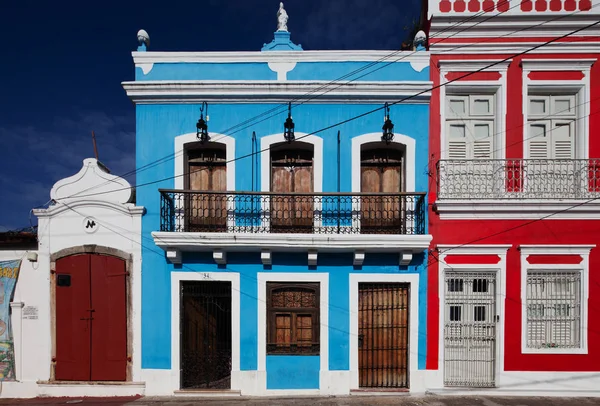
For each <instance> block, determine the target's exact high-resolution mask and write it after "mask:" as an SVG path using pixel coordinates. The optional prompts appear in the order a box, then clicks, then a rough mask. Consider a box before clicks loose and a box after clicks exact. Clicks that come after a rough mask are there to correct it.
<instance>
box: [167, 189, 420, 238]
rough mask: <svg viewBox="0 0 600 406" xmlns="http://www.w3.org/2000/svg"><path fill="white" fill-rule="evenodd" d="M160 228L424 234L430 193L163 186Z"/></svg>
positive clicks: (245, 231) (186, 230) (179, 230)
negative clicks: (297, 191)
mask: <svg viewBox="0 0 600 406" xmlns="http://www.w3.org/2000/svg"><path fill="white" fill-rule="evenodd" d="M160 194H161V217H160V218H161V222H160V229H161V231H171V232H231V233H305V234H361V233H362V234H425V209H426V203H425V193H396V194H383V193H368V194H363V193H313V194H298V193H270V192H207V191H192V190H160Z"/></svg>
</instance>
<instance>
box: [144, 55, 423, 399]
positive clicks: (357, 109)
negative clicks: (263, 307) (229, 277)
mask: <svg viewBox="0 0 600 406" xmlns="http://www.w3.org/2000/svg"><path fill="white" fill-rule="evenodd" d="M366 64H367V62H364V63H363V62H352V63H349V62H344V63H316V62H315V63H299V64H298V65H297V66H296V68H295V69H294V70H292V71H291V72H289V74H288V79H290V80H317V79H318V80H333V79H336V78H338V77H340V76H342V75H344V74H346V73H348V72H350V71H352V70H354V69H357V68H359V67H361V66H364V65H366ZM275 78H276V74H275V73H274V72H272V71H271V70H270V69H269V68H268V67H267V64H266V63H235V64H233V63H230V64H195V63H191V64H190V63H186V64H177V63H172V64H155V65H154V67H153V69H152V71H151V72H149V74H147V75H144V74H143V73H142V71H141V69H139V68H138V69H136V80H188V79H195V80H273V79H275ZM351 78H352V77H351ZM428 79H429V72H428V68H426V69H424V70H423V71H421V72H416V71H415V70H414V69H413V68H412V67H411V65H410V64H409V63H408V62H404V63H396V64H392V65H390V66H388V67H386V68H385V69H380V70H379V71H377V72H375V73H373V74H372V75H368V76H367V77H365V78H364V79H363V80H382V81H383V80H409V81H415V80H424V81H427V80H428ZM279 106H280V105H278V104H211V105H210V109H209V113H210V121H209V133H222V134H226V135H229V136H232V137H234V138H235V150H236V158H238V157H244V158H240V159H238V160H237V161H236V173H235V186H236V189H237V190H252V189H254V190H260V175H259V171H260V157H258V156H257V157H245V156H247V155H249V154H250V153H251V152H252V132H253V131H254V132H256V136H257V139H258V140H257V145H258V146H260V138H261V137H263V136H266V135H271V134H276V133H281V132H282V129H283V122H284V120H285V118H286V116H287V111H282V113H281V114H279V115H278V116H276V117H273V118H271V119H268V120H265V121H263V122H260V123H257V124H255V125H253V126H251V127H249V128H247V129H244V130H242V131H238V132H236V131H228V129H229V128H231V126H233V125H235V124H237V123H241V122H243V121H245V120H248V119H251V118H253V117H255V116H257V115H259V114H261V113H263V112H265V111H267V110H270V109H272V108H275V107H279ZM378 107H381V105H373V104H304V105H301V106H297V107H295V108H294V110H293V116H294V122H295V123H296V131H297V132H303V133H311V132H314V131H317V130H320V129H321V128H324V127H328V126H330V125H333V124H336V123H338V122H341V121H344V120H347V119H349V118H352V117H355V116H357V115H360V114H362V113H364V112H366V111H369V110H372V109H375V108H378ZM199 108H200V106H199V105H194V104H182V105H174V104H164V105H161V104H150V105H138V106H137V108H136V121H137V138H136V139H137V142H136V167H137V169H138V171H137V182H136V183H137V184H138V185H139V186H138V188H137V204H139V205H141V206H144V207H145V208H146V214H145V215H144V217H143V220H142V233H143V236H142V237H143V240H142V243H143V249H142V256H143V261H142V368H152V369H170V368H171V361H172V360H171V345H172V340H173V339H178V338H177V337H171V332H170V328H168V327H165V326H171V286H170V284H171V280H170V273H171V272H172V271H174V270H176V271H187V272H236V273H239V274H240V280H241V281H240V283H241V286H240V291H241V306H240V307H241V309H240V310H241V324H240V343H239V344H240V353H241V360H240V366H241V369H242V370H256V369H257V366H258V359H257V357H258V354H257V345H258V344H257V343H258V333H259V332H258V331H257V328H258V327H257V324H258V321H257V320H258V319H257V309H258V302H257V300H259V299H257V295H258V285H257V273H258V272H325V273H328V274H329V292H323V291H322V292H321V294H326V293H328V294H329V302H330V307H329V309H328V310H329V326H328V327H327V328H328V329H329V343H321V345H322V346H325V345H328V348H329V369H330V370H348V369H349V355H350V354H349V345H350V340H351V339H356V337H350V335H349V329H350V325H349V322H350V310H349V275H350V273H354V272H362V273H398V272H410V273H418V274H419V275H420V285H419V286H420V290H419V292H411V295H415V294H416V295H418V297H419V320H418V324H419V332H420V336H419V340H418V343H416V345H415V343H411V353H410V357H417V358H418V364H419V368H421V369H424V368H425V355H426V354H425V350H426V345H425V337H426V319H425V318H426V288H427V277H426V267H425V263H424V255H416V256H415V257H414V259H413V262H412V263H411V265H410V266H407V267H403V268H401V269H398V256H397V255H386V254H378V255H367V256H366V260H365V263H364V265H363V267H362V268H360V269H355V267H353V265H352V262H353V261H352V260H353V258H352V255H351V254H349V253H348V254H319V259H318V266H317V267H316V268H315V269H309V268H308V266H307V265H306V253H304V254H298V255H295V254H290V253H281V254H280V253H275V254H273V265H272V266H271V267H270V268H269V269H265V268H264V267H263V266H262V263H261V261H260V257H259V253H228V257H227V260H228V263H227V265H226V266H218V265H216V264H215V263H214V260H213V259H212V256H211V255H210V254H208V253H206V254H205V253H184V255H183V265H178V266H176V265H172V264H170V263H168V262H167V261H166V259H165V255H164V252H163V251H162V250H161V249H159V248H158V247H156V245H155V244H154V242H153V240H152V237H151V235H150V233H151V232H152V231H157V230H159V229H160V194H159V192H158V189H159V188H169V189H170V188H174V179H173V175H174V157H173V152H174V139H175V137H176V136H178V135H181V134H186V133H190V132H194V131H195V124H196V121H197V119H198V116H199ZM281 110H284V109H281ZM391 118H392V120H393V122H394V124H395V129H394V131H395V133H401V134H404V135H407V136H409V137H411V138H414V139H415V140H416V157H415V158H416V162H415V168H414V169H415V172H416V182H415V188H416V190H417V191H427V187H428V183H429V178H428V176H427V175H426V168H427V166H428V132H429V128H428V123H429V107H428V105H426V104H409V103H400V104H398V105H394V106H392V107H391ZM382 123H383V112H382V111H380V112H377V113H374V114H371V115H368V116H365V117H362V118H361V119H358V120H354V121H351V122H349V123H346V124H343V125H340V126H337V127H335V128H333V129H330V130H327V131H323V132H319V133H318V134H317V135H318V136H319V137H321V138H322V139H323V149H324V155H325V159H324V162H323V191H324V192H336V191H338V190H337V175H338V164H337V160H336V159H335V157H336V154H337V148H338V142H337V132H338V130H339V131H340V133H341V143H340V165H339V173H340V176H341V185H340V190H339V191H342V192H349V191H350V190H351V177H350V176H351V139H352V138H353V137H356V136H360V135H363V134H366V133H373V132H379V131H381V125H382ZM253 168H254V180H253V177H252V172H253ZM140 185H141V186H140ZM322 348H323V347H322ZM266 365H267V386H268V388H269V389H284V388H285V389H293V388H296V389H307V388H318V386H319V373H318V371H319V357H318V356H268V357H267V364H266Z"/></svg>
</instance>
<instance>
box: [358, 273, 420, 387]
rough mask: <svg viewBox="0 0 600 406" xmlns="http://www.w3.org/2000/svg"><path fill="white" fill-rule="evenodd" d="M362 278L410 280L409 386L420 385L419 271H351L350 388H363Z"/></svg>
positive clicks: (403, 281) (406, 281)
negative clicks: (360, 353)
mask: <svg viewBox="0 0 600 406" xmlns="http://www.w3.org/2000/svg"><path fill="white" fill-rule="evenodd" d="M361 282H369V283H376V282H392V283H397V282H399V283H409V284H410V293H409V298H410V303H409V316H408V320H409V327H408V328H409V330H408V334H409V338H408V342H409V343H410V348H409V353H408V377H409V385H408V387H409V388H417V387H419V386H420V385H419V384H418V378H417V377H418V376H419V371H418V369H419V364H418V358H419V357H418V354H419V336H420V331H419V274H417V273H399V274H378V273H351V274H350V298H349V299H350V309H349V310H350V312H349V313H350V315H349V317H350V389H359V376H358V284H359V283H361Z"/></svg>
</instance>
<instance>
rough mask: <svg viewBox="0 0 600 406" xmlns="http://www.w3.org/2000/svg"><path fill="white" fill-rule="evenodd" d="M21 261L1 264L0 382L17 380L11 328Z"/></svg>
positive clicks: (2, 262)
mask: <svg viewBox="0 0 600 406" xmlns="http://www.w3.org/2000/svg"><path fill="white" fill-rule="evenodd" d="M20 267H21V260H20V259H17V260H12V261H1V262H0V380H14V379H15V362H14V360H15V357H14V346H13V341H12V331H11V326H10V302H11V299H12V296H13V293H14V290H15V285H16V284H17V277H18V276H19V269H20Z"/></svg>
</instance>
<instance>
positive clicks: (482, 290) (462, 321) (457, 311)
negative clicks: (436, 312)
mask: <svg viewBox="0 0 600 406" xmlns="http://www.w3.org/2000/svg"><path fill="white" fill-rule="evenodd" d="M495 369H496V273H495V272H491V271H471V272H461V271H448V272H446V274H445V318H444V384H445V385H446V386H465V387H493V386H495Z"/></svg>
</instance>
